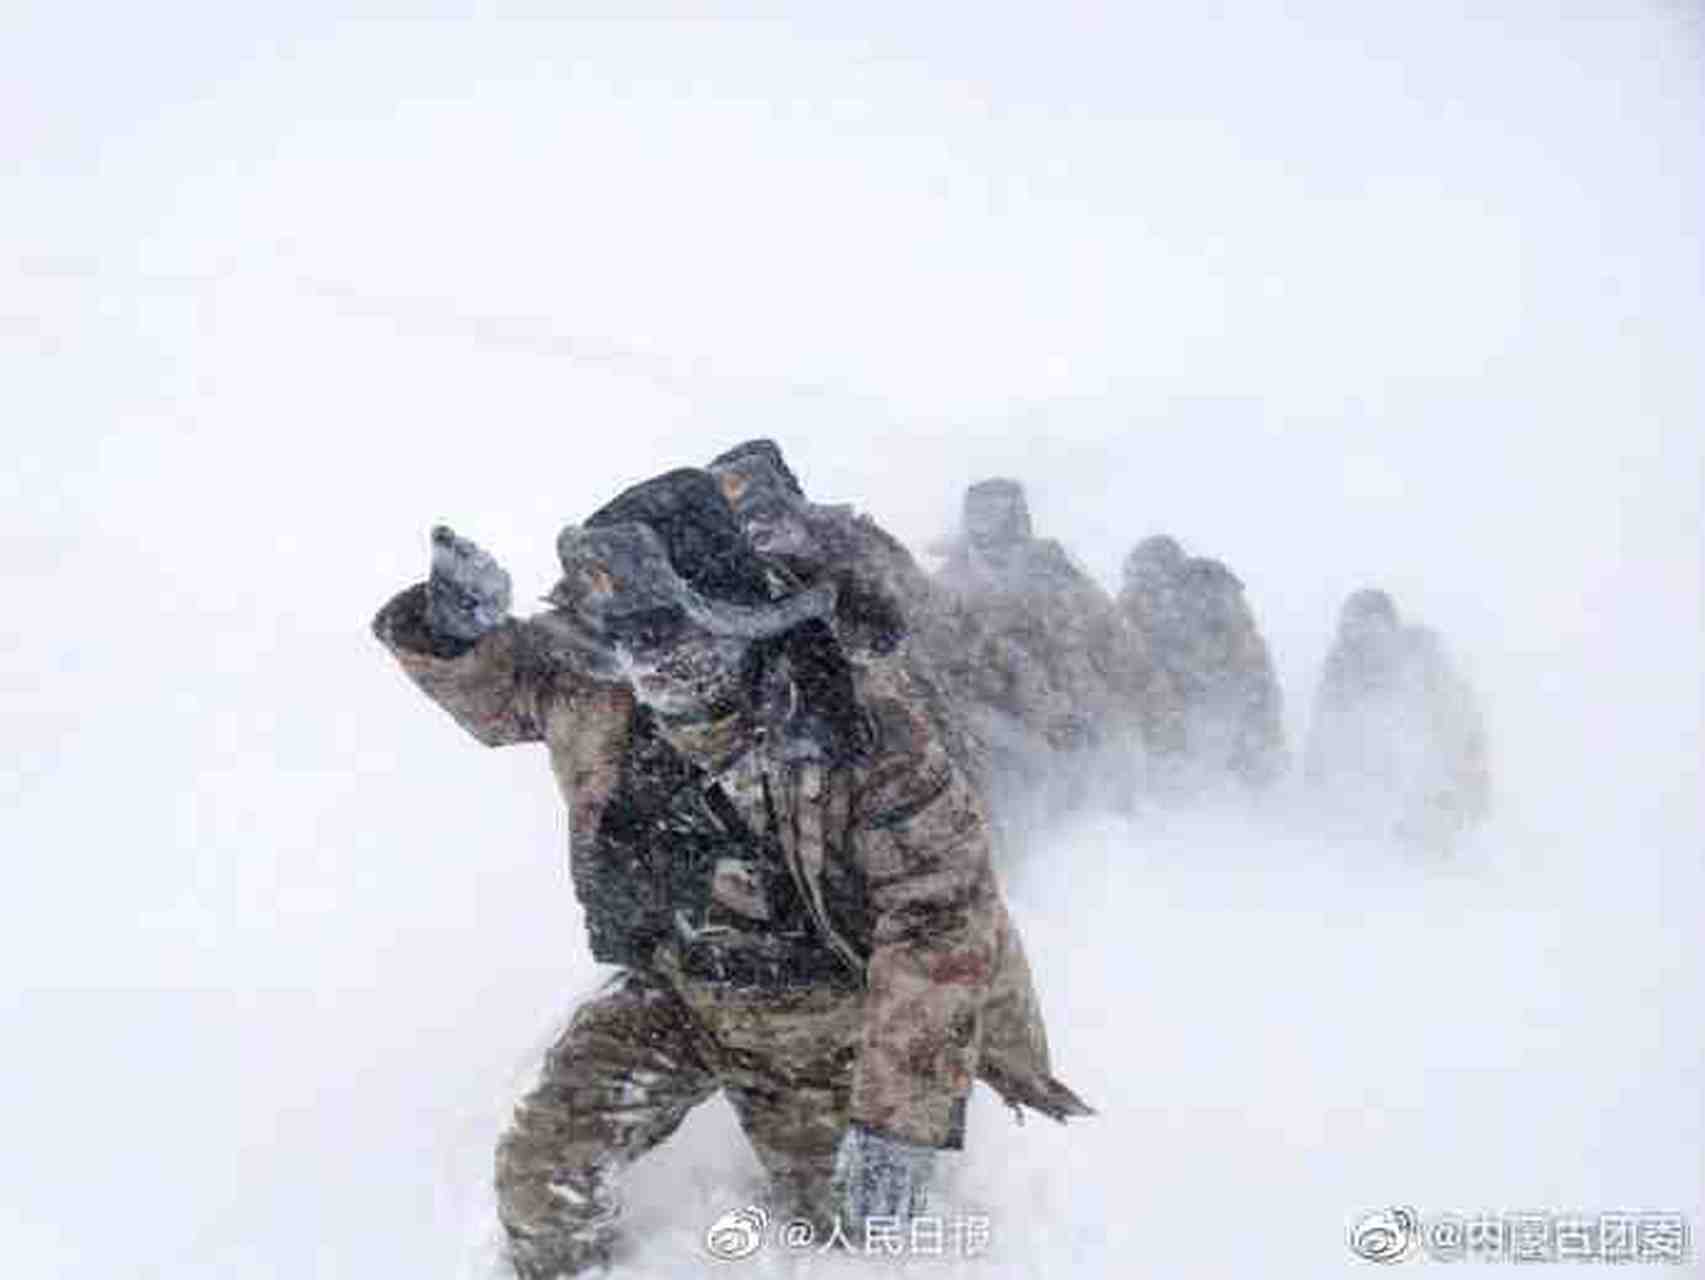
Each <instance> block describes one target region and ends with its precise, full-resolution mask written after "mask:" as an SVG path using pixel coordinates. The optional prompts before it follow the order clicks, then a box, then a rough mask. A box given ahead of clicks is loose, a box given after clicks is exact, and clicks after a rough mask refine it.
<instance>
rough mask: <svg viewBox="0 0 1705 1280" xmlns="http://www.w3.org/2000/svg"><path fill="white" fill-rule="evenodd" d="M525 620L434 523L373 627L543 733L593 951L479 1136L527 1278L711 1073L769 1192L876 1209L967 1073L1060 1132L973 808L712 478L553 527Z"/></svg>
mask: <svg viewBox="0 0 1705 1280" xmlns="http://www.w3.org/2000/svg"><path fill="white" fill-rule="evenodd" d="M558 552H559V557H560V559H561V562H562V570H563V576H562V579H561V581H560V582H559V583H558V585H557V587H556V588H555V590H553V592H552V593H551V595H550V597H549V603H550V606H551V607H550V608H549V610H548V611H546V612H544V613H541V614H538V615H535V616H534V617H533V618H530V619H528V620H526V621H519V620H517V619H514V618H512V617H509V616H508V611H507V605H508V594H509V592H508V578H507V575H505V574H504V573H503V571H502V570H501V569H499V568H498V566H497V565H496V564H495V562H494V561H493V560H492V559H491V557H490V556H489V555H487V554H486V553H484V552H483V551H481V550H480V549H479V548H477V547H475V546H474V545H473V544H471V543H468V542H466V541H465V540H462V539H459V538H457V537H455V536H454V535H453V534H451V533H450V532H449V531H447V530H439V531H437V532H436V533H435V535H434V549H433V561H432V573H431V576H430V578H429V580H428V581H427V582H426V583H424V584H421V585H419V586H416V587H412V588H410V589H408V590H407V591H405V592H403V593H402V594H401V595H399V596H398V597H397V598H396V599H394V600H392V601H391V602H390V603H389V604H388V605H386V606H385V607H384V608H383V609H382V610H381V611H380V613H379V615H378V617H377V618H376V619H375V623H374V627H375V631H376V633H377V634H378V636H379V638H380V639H381V641H382V642H383V643H384V644H385V645H386V647H387V648H388V649H389V650H390V651H391V652H392V654H393V655H394V656H395V657H396V659H397V661H398V662H399V663H400V664H401V665H402V667H403V669H404V671H405V672H407V673H408V674H409V676H410V677H411V678H412V679H413V680H414V681H415V683H416V684H417V685H419V686H420V687H421V688H422V689H423V690H424V691H425V692H426V693H427V694H428V695H429V696H430V697H432V698H433V699H434V700H435V701H436V702H438V703H439V705H440V706H442V707H443V708H444V709H445V710H446V711H448V712H449V713H450V714H451V715H452V716H453V717H454V718H455V719H456V720H457V721H458V722H459V723H460V724H461V725H462V726H463V727H464V728H465V729H467V730H468V731H469V732H470V733H472V734H473V735H474V736H475V737H476V738H478V739H479V740H480V741H482V742H484V743H487V744H488V745H493V746H497V745H503V744H507V743H518V742H543V743H545V744H546V746H547V747H548V750H549V755H550V760H551V764H552V768H553V771H554V772H555V774H556V778H557V781H558V785H559V787H560V789H561V791H562V794H563V797H564V800H565V802H566V803H567V805H568V807H569V810H570V815H571V847H570V854H571V862H572V869H573V878H574V884H575V888H576V891H577V893H578V894H579V896H580V898H581V901H582V903H583V905H584V906H585V908H586V916H587V923H588V927H589V931H590V933H591V935H592V943H593V949H594V953H595V954H597V955H599V956H600V957H601V958H606V959H611V960H613V961H615V962H616V963H619V964H620V965H621V968H620V970H619V972H618V973H617V975H616V976H615V977H614V978H613V979H612V980H611V981H610V983H609V984H608V985H607V986H606V987H605V988H604V989H603V990H602V991H601V992H600V993H598V994H597V995H596V996H594V997H593V998H592V999H591V1000H589V1001H588V1002H587V1003H585V1004H583V1005H582V1006H581V1007H580V1008H579V1009H578V1010H576V1011H575V1013H574V1015H573V1017H572V1019H571V1020H570V1021H569V1023H568V1025H567V1028H566V1029H565V1030H564V1031H563V1033H562V1035H561V1037H560V1038H559V1039H558V1040H557V1042H556V1043H555V1045H554V1046H553V1047H552V1049H551V1050H550V1052H549V1054H548V1055H547V1058H546V1061H545V1064H544V1068H543V1071H542V1073H541V1077H540V1079H539V1082H538V1085H537V1087H536V1088H535V1089H534V1090H533V1091H532V1092H531V1093H529V1094H528V1095H527V1096H526V1097H525V1098H524V1099H523V1100H522V1102H521V1104H520V1105H519V1106H518V1107H517V1108H516V1111H515V1117H514V1121H513V1123H512V1125H511V1127H510V1129H509V1131H508V1132H507V1133H506V1134H505V1135H504V1137H503V1140H502V1142H501V1143H500V1145H499V1149H498V1156H497V1188H498V1202H499V1212H500V1216H501V1218H502V1221H503V1224H504V1227H505V1229H506V1232H507V1236H508V1241H509V1249H510V1257H511V1260H512V1261H513V1263H514V1266H515V1269H516V1271H517V1273H518V1274H519V1275H520V1276H521V1277H523V1278H524V1280H537V1278H542V1277H553V1276H557V1275H565V1274H575V1273H577V1272H580V1271H583V1270H585V1269H588V1268H591V1267H595V1266H597V1265H599V1264H600V1263H602V1262H605V1261H607V1260H608V1259H609V1257H610V1256H611V1250H612V1248H613V1246H614V1244H615V1241H616V1234H615V1229H616V1222H617V1217H618V1208H619V1195H618V1188H619V1182H620V1176H621V1170H622V1169H623V1167H624V1166H625V1165H627V1164H628V1163H630V1162H631V1161H633V1160H635V1159H637V1158H639V1157H640V1156H641V1155H643V1154H644V1153H645V1152H646V1151H648V1150H650V1149H651V1148H653V1147H654V1146H656V1145H657V1144H658V1143H659V1142H661V1141H663V1140H664V1139H665V1138H667V1137H668V1136H669V1135H670V1134H671V1133H672V1132H674V1130H675V1129H676V1128H677V1127H678V1126H679V1125H680V1123H681V1121H682V1120H683V1118H684V1117H685V1116H686V1114H687V1112H688V1111H689V1110H691V1109H692V1108H693V1107H694V1106H696V1105H697V1104H698V1103H700V1102H702V1101H704V1100H705V1099H706V1098H708V1097H710V1096H711V1095H712V1094H714V1093H716V1092H718V1091H721V1092H723V1093H724V1094H725V1095H726V1096H727V1097H728V1098H729V1100H730V1102H731V1103H732V1104H733V1106H734V1109H735V1112H736V1114H737V1115H738V1116H739V1119H740V1122H741V1124H742V1127H743V1128H744V1130H745V1132H746V1135H747V1137H748V1139H749V1140H750V1141H751V1143H752V1146H753V1148H754V1150H755V1152H756V1153H757V1155H758V1157H759V1160H760V1161H761V1163H762V1164H763V1166H764V1168H765V1169H766V1170H767V1171H768V1173H769V1175H770V1177H771V1180H772V1182H773V1184H774V1188H775V1196H776V1199H777V1202H778V1208H780V1209H781V1210H783V1211H786V1212H794V1213H799V1214H802V1215H805V1216H807V1217H809V1218H810V1219H812V1220H813V1221H815V1222H816V1223H817V1224H818V1225H819V1226H820V1227H822V1226H825V1225H826V1224H827V1222H828V1220H829V1219H830V1218H832V1217H839V1218H840V1219H841V1220H842V1221H843V1222H844V1223H847V1224H849V1226H850V1227H851V1228H852V1230H853V1231H854V1235H855V1238H856V1231H857V1224H858V1223H859V1222H860V1221H861V1220H868V1219H870V1218H873V1217H878V1216H881V1217H887V1216H905V1215H906V1214H908V1213H914V1212H916V1211H917V1210H918V1208H919V1206H920V1204H921V1203H922V1195H923V1189H924V1186H925V1184H926V1182H927V1178H928V1174H929V1171H930V1168H931V1165H932V1161H933V1158H934V1155H935V1153H936V1152H938V1151H941V1150H944V1149H952V1148H956V1147H958V1146H960V1145H961V1143H962V1141H963V1138H964V1111H965V1102H966V1098H967V1096H968V1094H969V1092H970V1089H971V1085H972V1081H973V1079H976V1078H980V1079H982V1080H984V1081H985V1082H986V1083H988V1084H990V1085H991V1086H992V1087H994V1088H995V1089H996V1090H997V1091H998V1092H999V1093H1000V1094H1001V1095H1002V1096H1003V1098H1005V1099H1006V1100H1007V1101H1008V1102H1010V1103H1012V1104H1014V1105H1015V1106H1027V1107H1031V1108H1033V1109H1036V1110H1038V1111H1041V1112H1043V1113H1045V1114H1048V1115H1050V1116H1053V1117H1055V1118H1058V1119H1063V1118H1064V1117H1066V1116H1068V1115H1082V1114H1087V1113H1088V1108H1087V1107H1085V1106H1084V1104H1083V1103H1082V1102H1081V1101H1080V1100H1079V1099H1078V1098H1077V1097H1076V1096H1075V1095H1074V1094H1072V1092H1071V1091H1070V1090H1069V1089H1067V1088H1066V1087H1065V1086H1064V1085H1062V1084H1060V1083H1059V1082H1058V1081H1056V1080H1055V1079H1054V1078H1053V1077H1052V1075H1051V1073H1050V1067H1049V1062H1048V1052H1047V1042H1046V1036H1045V1033H1044V1030H1043V1027H1042V1024H1041V1020H1040V1017H1039V1013H1038V1010H1037V1005H1036V998H1035V993H1034V991H1033V989H1032V987H1031V983H1030V976H1029V972H1028V968H1027V966H1026V965H1025V962H1024V957H1023V952H1022V949H1021V948H1020V947H1019V944H1018V938H1017V934H1016V931H1015V930H1014V928H1013V926H1012V923H1011V921H1010V919H1009V918H1008V916H1007V914H1006V910H1005V907H1004V905H1003V903H1002V900H1001V897H1000V893H999V891H998V888H997V886H996V883H995V879H994V876H993V874H992V872H991V869H990V865H989V856H988V829H987V824H986V822H985V819H984V815H983V810H982V805H981V802H980V800H979V798H978V796H977V795H976V793H975V791H974V790H973V788H972V787H971V786H970V785H969V784H968V783H967V781H966V779H965V777H964V774H963V772H962V771H961V770H960V769H959V768H958V767H956V766H955V764H954V762H953V760H952V759H951V757H950V756H949V754H948V752H947V751H946V750H945V748H944V747H943V745H942V741H941V738H940V735H939V734H938V733H937V732H936V730H935V728H934V726H933V724H932V722H931V719H930V716H929V715H928V714H926V713H925V712H924V711H923V710H922V709H921V708H922V707H923V705H924V701H925V700H924V698H923V697H921V696H920V694H919V691H918V690H917V689H916V688H915V686H914V685H913V684H912V682H911V678H910V675H909V673H908V672H907V670H906V668H905V667H904V665H903V664H898V663H885V662H878V661H874V660H872V661H866V662H864V663H854V662H851V661H849V660H848V657H847V655H846V653H845V652H844V651H843V649H842V647H841V644H840V642H839V640H838V639H837V637H836V635H835V632H834V630H833V628H832V627H831V625H830V619H832V618H833V617H834V615H835V611H836V598H835V591H834V588H833V586H832V585H830V584H821V585H819V586H817V587H815V588H810V589H805V590H799V591H795V592H793V593H791V594H786V595H783V596H782V597H781V598H779V599H778V598H775V590H774V586H773V584H772V583H771V581H770V580H769V579H770V575H769V574H768V573H767V572H766V569H765V565H764V563H763V562H762V561H760V560H759V559H758V558H757V557H755V556H754V555H753V553H752V549H751V547H750V546H749V545H748V544H747V543H746V541H745V540H744V539H743V538H742V536H741V534H740V531H739V529H738V527H737V525H736V524H735V522H734V518H733V515H732V512H731V511H730V510H729V508H728V506H727V504H726V502H725V501H724V498H723V495H722V490H721V488H720V487H719V486H718V483H717V481H716V480H715V479H714V478H712V477H711V476H710V475H709V474H708V473H706V472H702V471H680V472H672V473H670V474H668V475H666V476H662V477H658V478H657V479H656V480H653V481H648V482H646V483H645V484H644V485H640V486H636V488H635V489H634V490H630V491H629V492H628V493H626V494H624V495H622V496H621V497H620V498H618V499H617V500H616V501H615V502H613V503H611V504H610V505H609V506H608V507H606V508H605V509H604V510H603V511H602V512H600V513H599V514H598V515H595V516H594V517H592V518H591V519H589V520H588V521H587V522H586V524H585V525H584V526H582V527H580V528H570V529H568V530H565V531H564V533H563V536H562V538H561V539H560V540H559V545H558Z"/></svg>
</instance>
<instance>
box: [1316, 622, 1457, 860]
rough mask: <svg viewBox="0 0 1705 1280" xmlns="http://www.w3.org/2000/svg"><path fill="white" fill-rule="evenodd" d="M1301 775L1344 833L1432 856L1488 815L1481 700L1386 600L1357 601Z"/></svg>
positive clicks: (1323, 689) (1329, 663) (1333, 656)
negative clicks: (1389, 840) (1393, 841)
mask: <svg viewBox="0 0 1705 1280" xmlns="http://www.w3.org/2000/svg"><path fill="white" fill-rule="evenodd" d="M1304 770H1305V777H1306V780H1307V782H1308V783H1309V785H1310V787H1311V788H1312V789H1313V790H1314V792H1315V794H1316V796H1317V797H1318V799H1319V800H1320V801H1321V803H1322V804H1323V805H1325V806H1326V807H1327V809H1328V812H1329V813H1331V814H1333V815H1334V816H1336V817H1337V818H1338V819H1340V820H1341V821H1343V822H1344V823H1345V824H1346V825H1347V826H1350V827H1352V828H1354V829H1357V830H1360V831H1363V832H1365V833H1367V834H1372V835H1379V836H1394V837H1396V838H1397V839H1399V840H1400V841H1403V842H1404V843H1406V844H1410V845H1413V846H1415V847H1419V848H1424V849H1429V850H1432V851H1435V852H1443V851H1446V850H1448V849H1449V848H1450V847H1451V845H1452V844H1453V843H1454V841H1455V840H1456V839H1457V837H1458V836H1459V835H1460V834H1461V833H1462V832H1464V831H1465V830H1467V829H1468V828H1470V827H1472V826H1474V825H1475V824H1477V823H1478V822H1480V821H1482V820H1483V819H1484V818H1485V817H1486V815H1487V813H1488V812H1489V809H1490V804H1491V781H1490V766H1489V762H1488V758H1487V749H1486V731H1485V725H1484V722H1483V720H1482V718H1481V714H1480V709H1479V705H1478V700H1477V699H1476V698H1475V696H1474V693H1473V691H1472V689H1470V687H1469V685H1468V683H1467V681H1466V680H1465V679H1464V678H1463V677H1462V674H1461V673H1460V671H1458V669H1457V667H1456V665H1455V663H1453V662H1452V661H1451V659H1450V657H1449V655H1448V654H1447V653H1446V652H1445V649H1444V646H1443V644H1442V642H1441V641H1440V639H1439V637H1438V635H1437V634H1436V633H1435V632H1433V631H1432V630H1431V629H1429V628H1427V627H1422V626H1416V625H1404V624H1403V623H1402V622H1401V621H1400V620H1399V617H1398V613H1397V606H1396V604H1395V603H1394V602H1393V601H1392V599H1391V597H1390V595H1388V594H1387V593H1386V592H1384V591H1380V590H1377V589H1374V588H1365V589H1363V590H1360V591H1356V592H1354V593H1352V594H1351V595H1350V597H1349V598H1348V599H1347V600H1345V602H1344V606H1343V608H1342V610H1341V611H1340V613H1339V620H1338V633H1337V637H1336V640H1335V641H1334V644H1333V647H1332V650H1331V652H1330V653H1329V654H1328V655H1327V659H1326V665H1325V668H1324V670H1323V671H1322V673H1321V678H1320V687H1319V689H1318V691H1317V693H1316V695H1315V700H1314V714H1313V719H1312V721H1311V723H1310V726H1309V737H1308V749H1307V754H1306V757H1305V765H1304Z"/></svg>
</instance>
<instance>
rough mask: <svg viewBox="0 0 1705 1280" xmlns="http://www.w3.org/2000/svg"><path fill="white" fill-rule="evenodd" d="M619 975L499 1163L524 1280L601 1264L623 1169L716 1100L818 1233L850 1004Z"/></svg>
mask: <svg viewBox="0 0 1705 1280" xmlns="http://www.w3.org/2000/svg"><path fill="white" fill-rule="evenodd" d="M664 968H665V972H662V973H654V972H650V971H644V970H638V969H629V970H624V971H623V972H621V973H620V974H618V975H617V976H616V977H615V978H613V979H612V980H611V981H610V982H609V983H608V984H607V985H606V986H605V987H604V988H603V989H602V990H601V991H599V992H598V994H597V995H595V996H594V997H592V998H591V999H590V1000H588V1001H587V1002H586V1003H585V1004H583V1005H581V1006H580V1007H579V1008H578V1009H577V1010H576V1011H575V1013H574V1015H573V1017H572V1019H571V1020H570V1021H569V1024H568V1026H567V1028H566V1029H565V1030H564V1031H563V1033H562V1035H561V1036H560V1037H559V1038H558V1039H557V1041H556V1043H555V1044H554V1045H552V1046H551V1049H550V1052H549V1053H548V1054H547V1055H546V1057H545V1062H544V1067H543V1070H542V1072H541V1075H540V1079H539V1083H538V1085H537V1087H536V1088H534V1089H533V1090H532V1092H530V1093H528V1094H527V1095H526V1097H524V1098H523V1099H522V1100H521V1102H520V1104H519V1105H518V1106H517V1107H516V1109H515V1116H514V1120H513V1122H512V1124H511V1125H510V1128H509V1130H508V1131H507V1132H506V1133H505V1134H504V1135H503V1138H502V1140H501V1141H500V1142H499V1144H498V1148H497V1203H498V1216H499V1218H500V1219H501V1220H502V1222H503V1226H504V1230H505V1232H506V1234H507V1236H508V1239H509V1253H510V1260H511V1262H512V1263H513V1264H514V1267H515V1270H516V1273H517V1274H518V1275H519V1276H520V1277H522V1280H554V1278H555V1277H557V1276H564V1275H574V1274H576V1273H578V1272H581V1271H585V1270H589V1269H592V1268H594V1267H596V1266H598V1265H600V1264H601V1263H602V1262H604V1261H606V1260H607V1259H608V1257H609V1254H610V1249H611V1247H612V1244H613V1242H614V1239H615V1234H616V1223H617V1219H618V1217H619V1215H620V1188H619V1181H620V1176H621V1172H622V1169H623V1168H624V1167H625V1166H626V1165H628V1164H630V1163H632V1162H633V1161H634V1160H637V1159H638V1158H639V1157H640V1156H642V1155H644V1154H645V1153H646V1152H647V1151H649V1150H651V1149H652V1148H653V1147H655V1146H657V1145H658V1144H659V1143H660V1142H662V1141H663V1140H664V1139H666V1138H667V1137H669V1135H670V1134H672V1133H674V1132H675V1130H676V1129H677V1128H679V1127H680V1125H681V1122H682V1121H683V1120H684V1119H685V1118H686V1116H687V1113H688V1112H689V1111H691V1110H692V1109H693V1108H694V1107H695V1106H697V1105H698V1104H699V1103H701V1102H703V1101H705V1100H706V1099H707V1098H709V1097H711V1096H712V1095H713V1094H714V1093H716V1092H718V1091H719V1090H720V1091H721V1092H723V1093H724V1094H726V1095H727V1097H728V1099H729V1101H730V1102H731V1103H732V1104H733V1106H734V1111H735V1114H736V1115H737V1116H738V1117H739V1121H740V1125H741V1128H742V1129H744V1130H745V1133H746V1137H747V1140H748V1141H750V1142H751V1144H752V1147H753V1149H754V1151H755V1152H756V1153H757V1156H758V1159H759V1161H760V1163H761V1164H762V1165H763V1167H764V1169H765V1171H766V1173H767V1174H768V1175H769V1178H770V1181H771V1184H772V1195H773V1201H772V1204H773V1206H774V1207H775V1208H776V1210H777V1211H778V1212H782V1213H787V1214H793V1215H800V1216H806V1217H809V1218H811V1219H813V1220H814V1221H815V1222H818V1223H827V1222H828V1220H829V1218H830V1217H831V1216H832V1210H831V1205H830V1177H831V1174H832V1171H833V1167H834V1157H835V1150H836V1148H837V1146H838V1145H839V1143H840V1139H841V1135H842V1133H843V1132H844V1131H845V1129H846V1125H847V1111H848V1105H849V1100H850V1093H851V1084H852V1072H853V1065H854V1062H855V1060H856V1058H857V1054H858V1043H859V1034H860V1028H861V1024H862V1018H863V1007H862V1006H863V1001H862V997H861V995H860V994H859V993H858V992H856V991H852V992H849V991H846V990H837V989H835V988H832V987H822V988H817V987H813V988H805V989H800V990H784V991H756V990H751V989H736V988H730V987H726V986H723V985H721V984H717V983H712V982H708V981H703V980H698V979H694V978H688V977H684V976H682V975H681V974H680V973H679V971H678V969H673V968H672V967H671V966H669V965H668V963H667V961H665V965H664Z"/></svg>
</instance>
